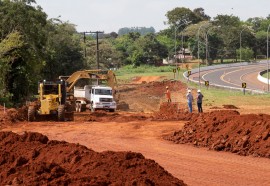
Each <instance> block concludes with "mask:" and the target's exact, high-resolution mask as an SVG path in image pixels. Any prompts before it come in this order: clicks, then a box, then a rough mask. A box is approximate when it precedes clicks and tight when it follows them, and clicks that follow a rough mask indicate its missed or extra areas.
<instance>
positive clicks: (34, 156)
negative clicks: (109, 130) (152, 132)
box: [0, 132, 186, 185]
mask: <svg viewBox="0 0 270 186" xmlns="http://www.w3.org/2000/svg"><path fill="white" fill-rule="evenodd" d="M0 185H186V184H184V183H183V181H181V180H179V179H177V178H175V177H173V176H172V175H171V174H170V173H168V172H167V171H165V170H164V169H163V168H162V167H161V166H159V165H158V164H157V163H156V162H155V161H153V160H149V159H145V158H144V156H143V155H142V154H140V153H133V152H111V151H106V152H102V153H98V152H95V151H93V150H91V149H88V148H86V147H84V146H82V145H79V144H71V143H67V142H64V141H54V140H52V141H50V140H49V139H48V138H47V137H46V136H44V135H42V134H39V133H25V134H23V135H18V134H15V133H12V132H0Z"/></svg>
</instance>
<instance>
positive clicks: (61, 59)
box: [0, 0, 270, 104]
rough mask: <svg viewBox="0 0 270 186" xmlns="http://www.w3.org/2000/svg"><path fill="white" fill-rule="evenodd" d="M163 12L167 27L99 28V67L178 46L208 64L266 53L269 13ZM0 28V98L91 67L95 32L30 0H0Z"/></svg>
mask: <svg viewBox="0 0 270 186" xmlns="http://www.w3.org/2000/svg"><path fill="white" fill-rule="evenodd" d="M166 17H167V20H166V24H167V26H168V28H167V29H165V30H162V31H160V32H158V33H155V29H154V28H153V27H150V28H144V27H134V28H122V29H120V30H119V32H118V33H116V32H112V33H109V34H108V33H104V34H100V35H99V64H100V67H101V68H103V69H108V68H119V67H122V66H126V65H128V67H129V68H136V67H138V66H141V65H147V67H149V66H153V65H154V66H159V65H161V64H162V60H163V59H174V56H175V54H178V53H181V51H183V49H184V50H186V49H189V50H190V52H191V53H192V55H193V56H194V57H195V58H196V57H198V54H199V58H200V59H203V60H204V61H206V62H207V64H208V65H211V62H212V61H213V60H215V59H221V61H222V60H223V59H224V60H225V59H228V58H230V59H234V60H235V61H239V59H241V60H252V59H254V58H256V57H257V56H263V55H266V40H267V29H268V26H269V24H270V17H269V16H268V17H267V18H258V17H255V18H250V19H248V20H246V21H241V20H240V19H239V18H238V17H236V16H233V15H217V16H216V17H214V18H211V17H209V16H208V15H206V14H205V12H204V9H202V8H197V9H194V10H190V9H188V8H184V7H177V8H175V9H173V10H170V11H168V12H167V14H166ZM160 21H164V20H160ZM0 31H1V32H0V103H2V102H5V103H13V104H18V103H23V102H24V101H25V100H27V99H29V97H30V96H32V95H33V94H35V93H36V92H37V82H38V81H39V80H42V79H56V78H57V77H58V76H59V75H70V74H71V73H73V72H74V71H76V70H79V69H84V68H92V69H93V68H96V67H97V57H96V56H97V55H96V47H97V43H96V37H97V36H96V35H95V34H88V35H87V34H85V35H84V34H82V33H79V32H77V31H76V28H75V26H74V25H73V24H71V23H69V22H63V21H61V20H60V19H58V18H55V19H48V18H47V14H46V13H45V12H43V10H42V8H41V7H40V6H37V5H36V3H35V0H12V1H11V0H0ZM240 41H241V42H240ZM198 46H199V48H198ZM240 46H241V48H240ZM206 58H207V60H206ZM209 59H210V60H209ZM145 67H146V66H144V68H145Z"/></svg>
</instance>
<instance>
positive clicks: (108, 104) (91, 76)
mask: <svg viewBox="0 0 270 186" xmlns="http://www.w3.org/2000/svg"><path fill="white" fill-rule="evenodd" d="M59 79H62V80H65V81H66V82H67V88H66V91H67V95H69V96H68V97H70V98H71V99H69V100H71V102H72V103H73V104H72V105H75V107H74V108H75V111H76V112H81V111H84V110H85V109H86V108H89V109H90V110H91V111H95V110H97V109H103V110H109V111H112V112H114V111H115V110H116V102H115V101H114V98H113V94H114V92H115V86H116V85H117V80H116V76H115V74H114V72H113V71H112V70H106V71H104V70H82V71H77V72H74V73H73V74H72V75H71V76H59ZM82 79H84V80H88V82H87V83H86V82H83V83H81V82H79V80H82ZM75 85H76V86H75Z"/></svg>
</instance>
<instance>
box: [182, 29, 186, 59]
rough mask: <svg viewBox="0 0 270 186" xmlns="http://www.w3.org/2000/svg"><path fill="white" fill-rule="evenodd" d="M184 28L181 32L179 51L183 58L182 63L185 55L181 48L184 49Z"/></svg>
mask: <svg viewBox="0 0 270 186" xmlns="http://www.w3.org/2000/svg"><path fill="white" fill-rule="evenodd" d="M186 28H187V27H186ZM186 28H184V29H183V30H182V32H181V50H182V56H184V61H185V54H184V52H185V51H184V50H183V48H184V30H185V29H186ZM181 62H182V63H183V61H182V60H181Z"/></svg>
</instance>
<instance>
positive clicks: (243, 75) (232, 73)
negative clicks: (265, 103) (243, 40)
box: [189, 62, 268, 91]
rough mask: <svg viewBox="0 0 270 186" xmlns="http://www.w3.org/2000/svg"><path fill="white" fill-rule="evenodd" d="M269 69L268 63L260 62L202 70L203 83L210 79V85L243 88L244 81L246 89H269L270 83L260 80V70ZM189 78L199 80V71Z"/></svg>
mask: <svg viewBox="0 0 270 186" xmlns="http://www.w3.org/2000/svg"><path fill="white" fill-rule="evenodd" d="M266 69H267V63H265V62H258V63H252V64H249V65H243V66H238V67H233V66H230V65H228V66H226V67H222V68H220V67H217V68H215V69H210V70H203V71H200V77H201V83H202V84H204V82H205V81H209V84H210V86H211V85H215V86H222V87H227V88H231V87H232V88H239V89H241V88H242V83H246V89H250V90H259V91H267V90H268V84H266V83H263V82H261V81H259V80H258V78H257V77H258V74H259V72H260V71H263V70H266ZM189 79H190V80H191V81H196V82H198V80H199V73H198V72H192V73H191V75H190V77H189Z"/></svg>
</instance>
